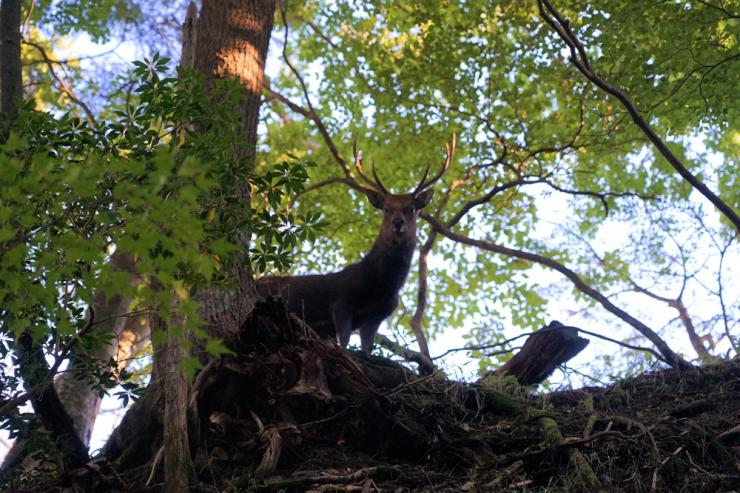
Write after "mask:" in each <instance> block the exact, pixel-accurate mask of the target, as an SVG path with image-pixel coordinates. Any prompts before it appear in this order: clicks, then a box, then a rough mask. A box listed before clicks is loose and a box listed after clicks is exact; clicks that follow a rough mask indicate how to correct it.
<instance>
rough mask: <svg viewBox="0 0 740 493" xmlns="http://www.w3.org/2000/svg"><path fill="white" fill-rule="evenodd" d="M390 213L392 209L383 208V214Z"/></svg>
mask: <svg viewBox="0 0 740 493" xmlns="http://www.w3.org/2000/svg"><path fill="white" fill-rule="evenodd" d="M390 212H391V208H390V207H383V214H388V213H390Z"/></svg>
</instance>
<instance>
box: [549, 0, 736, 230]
mask: <svg viewBox="0 0 740 493" xmlns="http://www.w3.org/2000/svg"><path fill="white" fill-rule="evenodd" d="M537 3H538V5H539V10H540V16H541V17H542V18H543V19H544V20H545V22H547V23H548V24H549V25H550V26H551V27H552V28H553V30H555V32H557V33H558V35H559V36H560V38H561V39H562V40H563V41H565V44H566V45H567V46H568V48H569V50H570V55H571V57H570V59H571V62H573V64H574V65H575V66H576V68H577V69H578V70H579V71H580V72H581V73H582V74H583V75H584V76H585V77H586V78H587V79H588V80H590V81H591V82H593V83H594V84H596V86H598V87H599V88H601V89H602V90H604V91H605V92H607V93H608V94H611V95H612V96H614V97H615V98H617V99H618V100H619V102H620V103H622V105H623V106H624V107H625V109H626V110H627V111H628V112H629V114H630V116H631V117H632V120H633V121H634V122H635V124H636V125H637V126H638V127H639V128H640V130H642V131H643V133H644V134H645V135H646V136H647V137H648V139H650V141H651V142H652V143H653V145H654V146H655V148H656V149H657V150H658V152H660V154H661V155H663V157H664V158H665V159H666V160H667V161H668V162H669V163H670V165H671V166H673V169H675V170H676V172H678V174H679V175H681V177H682V178H683V179H684V180H686V181H687V182H688V183H689V184H690V185H691V186H692V187H693V188H694V189H696V190H697V191H698V192H699V193H701V194H702V195H704V197H705V198H706V199H707V200H709V201H710V202H711V203H712V204H714V206H715V207H716V208H717V209H719V210H720V212H721V213H722V214H724V215H725V217H727V218H728V219H729V220H730V222H731V223H732V224H733V225H734V226H735V229H736V230H737V231H738V232H740V216H738V214H737V213H736V212H735V211H734V210H733V209H732V208H731V207H730V206H729V205H728V204H727V203H725V202H724V201H723V200H722V199H721V198H720V197H718V196H717V195H715V194H714V193H713V192H712V191H711V190H710V189H709V188H708V187H707V186H706V185H705V184H704V183H703V182H702V181H701V180H699V178H697V177H696V176H695V175H694V174H693V173H691V172H690V171H689V170H688V169H687V168H686V166H684V164H683V163H682V162H681V161H680V160H679V159H678V158H677V157H676V155H675V154H673V152H671V150H670V149H669V148H668V146H667V145H666V144H665V142H663V140H662V139H661V138H660V137H659V136H658V134H656V133H655V131H654V130H653V129H652V127H651V126H650V125H649V124H648V123H647V122H646V121H645V119H644V118H643V117H642V115H640V113H639V112H638V111H637V108H636V107H635V105H634V103H633V102H632V100H631V99H630V98H629V96H627V94H626V93H625V92H624V91H622V90H621V89H619V88H617V87H615V86H613V85H611V84H610V83H609V82H607V81H605V80H604V79H603V78H601V77H600V76H599V75H598V74H596V72H595V71H594V70H593V69H592V68H591V63H590V61H589V58H588V55H587V54H586V50H585V49H584V47H583V45H582V44H581V42H580V40H579V39H578V37H577V36H576V35H575V33H573V31H572V30H571V28H570V22H569V21H568V20H567V19H565V18H564V17H563V16H562V14H561V13H560V12H559V11H558V10H557V9H555V7H554V6H553V5H552V3H551V2H550V0H538V1H537Z"/></svg>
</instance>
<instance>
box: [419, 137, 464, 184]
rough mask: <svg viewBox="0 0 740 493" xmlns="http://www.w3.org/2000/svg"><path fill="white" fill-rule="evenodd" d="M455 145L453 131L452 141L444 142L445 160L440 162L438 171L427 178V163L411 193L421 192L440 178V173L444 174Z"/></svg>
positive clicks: (448, 166)
mask: <svg viewBox="0 0 740 493" xmlns="http://www.w3.org/2000/svg"><path fill="white" fill-rule="evenodd" d="M456 145H457V136H456V135H455V134H454V133H453V134H452V143H451V144H448V143H447V142H445V154H446V157H445V160H444V161H443V162H442V168H441V169H440V170H439V173H437V174H436V175H434V177H433V178H432V179H431V180H427V176H429V165H428V164H427V167H426V169H425V170H424V176H423V177H422V178H421V182H419V185H418V186H417V187H416V188H415V189H414V191H413V193H412V195H417V194H419V193H421V192H422V191H423V190H425V189H427V188H429V187H431V186H432V185H433V184H434V183H435V182H436V181H437V180H439V179H440V178H442V175H444V174H445V173H446V172H447V170H448V169H449V168H450V163H451V162H452V156H453V155H454V154H455V146H456Z"/></svg>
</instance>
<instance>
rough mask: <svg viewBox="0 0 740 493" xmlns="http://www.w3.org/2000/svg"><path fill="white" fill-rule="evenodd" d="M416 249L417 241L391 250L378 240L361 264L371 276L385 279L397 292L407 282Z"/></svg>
mask: <svg viewBox="0 0 740 493" xmlns="http://www.w3.org/2000/svg"><path fill="white" fill-rule="evenodd" d="M415 248H416V242H415V241H410V242H408V243H407V244H404V245H397V246H394V247H392V248H390V247H389V246H388V245H384V244H382V243H381V242H380V239H379V238H378V239H377V240H376V241H375V244H374V245H373V247H372V249H371V250H370V252H368V254H367V255H365V257H363V259H362V260H361V261H360V263H362V264H364V265H365V266H366V267H367V268H368V269H369V272H370V273H371V274H373V275H377V276H378V277H379V278H382V279H384V280H385V282H387V283H389V285H390V286H392V288H395V289H396V290H397V289H400V287H401V286H402V285H403V283H404V282H405V281H406V276H407V275H408V273H409V269H410V268H411V259H412V258H413V256H414V249H415Z"/></svg>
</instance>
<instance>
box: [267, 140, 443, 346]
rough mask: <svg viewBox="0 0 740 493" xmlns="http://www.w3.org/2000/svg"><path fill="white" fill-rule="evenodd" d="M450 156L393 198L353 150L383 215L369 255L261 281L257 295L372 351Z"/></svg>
mask: <svg viewBox="0 0 740 493" xmlns="http://www.w3.org/2000/svg"><path fill="white" fill-rule="evenodd" d="M453 149H454V140H453ZM451 158H452V150H451V149H450V148H449V147H447V160H446V162H445V164H444V165H443V169H442V171H441V172H440V173H439V174H438V175H437V176H436V177H435V178H434V179H432V180H430V181H426V177H427V174H428V172H429V168H427V171H426V173H425V174H424V178H423V179H422V181H421V183H420V184H419V186H417V187H416V190H414V192H412V193H409V194H402V195H394V194H391V193H389V192H388V191H387V190H386V189H385V187H383V185H382V184H381V183H380V179H379V178H378V176H377V174H375V175H374V176H375V182H372V181H370V180H369V179H368V178H367V177H366V176H365V174H364V173H363V171H362V165H361V161H360V159H359V157H358V154H357V151H356V150H355V167H356V168H357V171H358V173H359V174H360V176H361V177H362V178H363V179H364V180H365V181H366V182H368V183H370V184H371V186H372V188H366V187H363V186H361V185H359V184H357V183H356V182H354V185H353V186H355V188H358V189H360V190H362V191H363V192H364V193H365V195H367V197H368V199H369V200H370V203H371V204H372V205H373V207H375V208H376V209H380V210H381V211H383V222H382V223H381V226H380V231H379V232H378V236H377V237H376V238H375V242H374V243H373V247H372V248H371V250H370V252H368V254H367V255H365V256H364V257H363V258H362V259H361V260H360V261H359V262H357V263H354V264H350V265H348V266H347V267H345V268H344V269H342V270H340V271H339V272H332V273H329V274H320V275H318V274H314V275H306V276H282V277H266V278H262V279H260V280H259V281H257V292H258V293H259V294H260V295H261V296H264V297H267V296H274V297H279V298H282V299H283V300H284V301H285V304H286V306H287V308H288V310H289V311H290V312H291V313H294V314H296V315H297V316H299V317H301V318H303V319H304V320H305V321H306V323H307V324H308V325H309V326H310V327H311V328H312V329H313V330H314V331H316V333H317V334H319V335H320V336H323V337H331V338H336V337H338V338H339V342H340V344H341V345H342V347H347V344H348V343H349V338H350V335H351V334H352V332H353V331H355V330H358V331H359V333H360V340H361V342H362V349H363V350H364V351H365V352H366V353H370V351H371V350H372V348H373V342H374V340H375V334H377V332H378V327H379V326H380V323H381V322H382V321H383V320H385V319H386V318H388V316H390V314H391V313H393V310H395V308H396V306H397V305H398V292H399V290H400V289H401V287H402V286H403V283H404V282H405V281H406V277H407V276H408V273H409V269H410V268H411V259H412V257H413V255H414V249H415V248H416V217H417V215H418V212H419V211H420V210H421V209H422V208H424V207H425V206H426V205H428V204H429V202H430V201H431V199H432V194H433V190H432V189H431V188H428V187H429V186H430V185H431V184H432V183H434V182H435V181H436V180H437V179H439V178H440V177H441V176H442V174H443V173H444V172H445V171H446V170H447V167H448V166H449V162H450V160H451ZM374 171H375V170H374V169H373V173H374Z"/></svg>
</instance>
